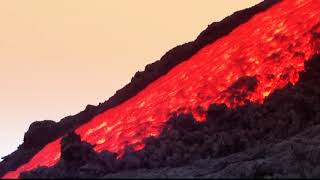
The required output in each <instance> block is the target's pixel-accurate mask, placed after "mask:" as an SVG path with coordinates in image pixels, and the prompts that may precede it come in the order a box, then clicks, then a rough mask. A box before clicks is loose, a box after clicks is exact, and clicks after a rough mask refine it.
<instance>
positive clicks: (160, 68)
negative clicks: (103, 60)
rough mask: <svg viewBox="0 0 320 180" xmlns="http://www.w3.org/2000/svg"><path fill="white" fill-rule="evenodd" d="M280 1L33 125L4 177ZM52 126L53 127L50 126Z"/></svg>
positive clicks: (237, 17)
mask: <svg viewBox="0 0 320 180" xmlns="http://www.w3.org/2000/svg"><path fill="white" fill-rule="evenodd" d="M279 1H280V0H266V1H264V2H262V3H260V4H258V5H256V6H254V7H252V8H248V9H245V10H242V11H239V12H236V13H234V14H233V15H231V16H229V17H227V18H225V19H224V20H222V21H221V22H218V23H216V22H215V23H212V24H211V25H209V26H208V28H207V29H206V30H204V31H203V32H202V33H201V34H200V35H199V36H198V37H197V39H196V40H195V41H193V42H189V43H186V44H184V45H180V46H177V47H175V48H173V49H172V50H170V51H168V52H167V53H166V54H165V55H164V56H163V57H162V58H161V59H160V60H158V61H156V62H154V63H152V64H149V65H147V66H146V67H145V71H143V72H137V73H136V74H135V75H134V77H133V78H132V79H131V82H130V83H129V84H128V85H126V86H125V87H123V88H122V89H120V90H118V91H117V92H116V93H115V95H114V96H112V97H111V98H109V99H108V100H107V101H105V102H104V103H100V104H99V105H98V106H92V105H88V106H87V107H86V109H85V110H84V111H82V112H80V113H79V114H77V115H74V116H68V117H66V118H63V119H62V120H61V121H60V122H58V123H53V122H48V121H45V122H36V123H35V124H32V125H31V126H32V127H30V128H29V130H28V132H27V133H26V137H25V138H24V140H25V142H24V143H23V144H22V145H20V146H19V147H18V149H17V150H16V151H15V152H13V153H12V154H10V155H8V156H6V157H4V158H3V161H2V162H1V163H0V177H1V176H3V175H4V174H5V173H6V172H7V171H10V170H14V169H16V168H17V167H19V166H20V165H21V164H24V163H26V162H28V161H29V160H30V159H31V158H32V157H33V155H34V154H36V153H37V152H38V151H39V150H40V149H42V148H43V147H44V146H45V145H46V144H47V143H48V142H51V141H52V140H54V139H56V138H58V137H61V136H63V135H65V134H66V133H68V132H70V131H72V130H74V129H75V128H77V127H79V126H80V125H81V124H83V123H85V122H87V121H89V120H91V119H92V118H93V117H94V116H96V115H97V114H99V113H101V112H103V111H105V110H107V109H109V108H112V107H114V106H116V105H118V104H120V103H122V102H124V101H125V100H127V99H129V98H130V97H132V96H134V95H136V94H137V93H138V92H139V91H141V90H142V89H144V88H145V87H146V86H147V85H148V84H150V83H151V82H152V81H154V80H156V79H158V78H159V77H161V76H162V75H164V74H166V73H167V72H168V71H169V70H170V69H171V68H173V67H174V66H176V65H177V64H179V63H181V62H183V61H185V60H187V59H188V58H189V57H191V56H192V55H193V54H194V53H196V52H197V51H198V50H200V49H201V48H202V47H204V46H206V45H207V44H209V43H212V42H213V41H215V40H217V39H218V38H220V37H222V36H224V35H227V34H228V33H229V32H231V31H232V30H233V29H235V28H236V27H237V26H239V25H240V24H242V23H244V22H246V21H248V20H249V19H250V18H251V17H252V16H253V15H255V14H256V13H258V12H261V11H264V10H266V9H267V8H269V7H270V6H272V5H274V4H275V3H277V2H279ZM33 126H36V127H37V128H35V130H34V128H33ZM48 126H49V127H50V128H48ZM41 128H44V129H46V130H47V129H50V132H49V133H47V134H46V136H41V138H34V137H32V136H30V135H32V134H37V133H39V132H42V131H44V130H43V129H42V130H41Z"/></svg>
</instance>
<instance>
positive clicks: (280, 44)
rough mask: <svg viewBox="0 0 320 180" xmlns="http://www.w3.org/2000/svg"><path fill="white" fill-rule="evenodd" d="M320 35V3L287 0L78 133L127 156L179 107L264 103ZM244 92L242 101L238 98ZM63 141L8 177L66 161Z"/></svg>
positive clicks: (315, 48)
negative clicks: (248, 81) (246, 82)
mask: <svg viewBox="0 0 320 180" xmlns="http://www.w3.org/2000/svg"><path fill="white" fill-rule="evenodd" d="M319 34H320V1H319V0H283V1H281V2H280V3H278V4H276V5H274V6H272V7H271V8H269V9H268V10H266V11H264V12H261V13H258V14H257V15H255V16H254V17H253V18H252V19H251V20H250V21H248V22H247V23H244V24H242V25H240V26H239V27H237V28H236V29H235V30H234V31H232V32H231V33H230V34H229V35H227V36H225V37H222V38H220V39H219V40H217V41H215V42H214V43H212V44H209V45H207V46H206V47H204V48H203V49H201V50H200V51H198V52H197V53H196V54H194V55H193V56H192V57H191V58H190V59H189V60H187V61H185V62H183V63H181V64H179V65H177V66H176V67H174V68H173V69H171V70H170V71H169V72H168V73H167V74H166V75H163V76H162V77H161V78H159V79H158V80H156V81H154V82H153V83H151V84H150V85H149V86H147V87H146V88H145V89H144V90H142V91H141V92H139V93H138V94H137V95H136V96H134V97H132V98H130V99H129V100H127V101H126V102H124V103H122V104H120V105H118V106H116V107H114V108H112V109H109V110H107V111H105V112H103V113H101V114H99V115H97V116H96V117H95V118H93V119H92V120H91V121H89V122H88V123H86V124H83V125H82V126H80V127H79V128H78V129H76V133H78V134H79V135H80V136H81V138H82V140H83V141H87V142H89V143H90V144H96V146H95V150H96V151H98V152H100V151H102V150H108V151H111V152H116V153H119V154H120V155H121V153H122V152H123V150H124V147H125V146H126V145H131V146H133V148H134V149H136V150H139V149H141V148H143V147H144V144H143V139H145V138H147V137H150V136H158V135H159V134H160V133H161V129H162V127H163V125H164V123H165V122H166V121H167V120H168V118H169V116H170V113H172V112H181V113H188V112H192V113H193V114H194V116H195V117H196V119H197V120H199V121H201V120H202V119H203V116H204V115H203V114H199V113H198V112H199V110H198V108H199V107H202V108H203V109H204V110H207V108H208V106H209V105H210V104H213V103H219V104H220V103H224V104H226V105H227V106H229V107H236V106H239V105H242V104H243V103H244V101H245V100H249V101H251V102H257V103H262V102H263V100H264V98H265V97H266V96H268V95H269V94H270V93H272V92H273V91H274V90H276V89H279V88H282V87H284V86H285V85H287V84H288V83H292V84H295V83H296V82H297V81H298V79H299V75H298V73H299V72H300V71H303V70H304V62H305V61H306V60H308V59H309V58H311V57H312V56H313V55H314V54H316V53H319V51H320V48H319V46H320V44H319ZM243 77H252V78H251V79H254V80H255V82H254V85H253V86H252V87H250V88H248V87H247V86H246V85H245V86H241V85H240V86H239V87H238V88H234V87H233V86H234V85H235V84H237V82H238V80H239V79H241V78H242V79H243ZM249 79H250V78H249ZM240 84H241V83H240ZM239 93H240V94H241V98H235V97H237V94H239ZM60 140H61V138H60V139H58V140H56V141H54V142H52V143H49V144H48V145H46V146H45V147H44V148H43V149H42V150H41V151H39V152H38V153H37V154H36V155H35V156H34V157H33V158H32V159H31V160H30V161H29V162H28V163H26V164H24V165H22V166H20V167H19V168H18V169H17V170H16V171H13V172H9V173H7V174H6V175H5V176H4V177H5V178H17V177H18V176H19V174H20V173H21V172H23V171H28V170H32V169H35V168H37V167H38V166H53V165H54V164H56V163H57V161H58V160H59V159H60V144H59V143H60Z"/></svg>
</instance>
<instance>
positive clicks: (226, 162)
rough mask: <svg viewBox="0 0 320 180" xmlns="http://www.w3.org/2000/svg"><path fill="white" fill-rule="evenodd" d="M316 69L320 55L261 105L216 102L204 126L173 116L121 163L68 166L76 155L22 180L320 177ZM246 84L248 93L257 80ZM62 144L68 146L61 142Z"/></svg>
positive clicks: (88, 160) (319, 92)
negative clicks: (230, 105)
mask: <svg viewBox="0 0 320 180" xmlns="http://www.w3.org/2000/svg"><path fill="white" fill-rule="evenodd" d="M319 72H320V56H319V55H317V56H315V57H314V58H313V59H312V60H310V61H308V62H307V63H306V72H301V73H300V80H299V82H298V83H297V84H296V85H294V86H293V85H288V86H286V87H285V88H283V89H280V90H277V91H276V92H274V93H273V94H271V95H270V96H269V97H268V98H267V99H266V100H265V103H264V104H262V105H260V104H253V103H249V102H248V103H247V104H246V105H244V106H242V107H238V108H235V109H229V108H227V107H226V106H225V105H217V104H213V105H211V106H210V108H209V110H208V116H207V120H206V121H205V122H202V123H199V122H197V121H195V120H194V118H193V117H192V115H188V114H181V115H173V116H172V118H171V119H170V120H169V121H168V123H167V124H166V128H165V129H164V130H163V132H162V134H161V135H160V136H159V137H158V138H154V137H153V138H148V139H146V140H145V148H144V149H142V150H140V151H137V152H134V151H132V150H131V148H130V147H127V149H126V152H125V154H124V156H123V157H122V158H120V159H116V158H115V157H116V155H115V154H112V153H110V152H102V153H94V152H92V151H89V150H88V152H90V153H91V154H92V155H91V156H92V157H95V158H86V160H84V161H83V163H82V164H81V166H71V167H70V166H68V164H70V163H69V162H70V161H72V160H70V159H74V158H63V159H62V161H60V162H59V163H58V164H57V165H56V166H54V167H51V168H40V169H36V170H33V171H31V172H25V173H22V175H21V177H22V178H67V177H68V178H82V177H90V178H102V177H103V178H124V177H130V178H167V177H170V178H181V177H198V178H219V177H220V178H221V177H228V178H231V177H243V178H254V177H264V178H268V177H273V178H277V177H317V176H319V175H320V166H319V165H318V163H317V162H318V161H319V160H320V159H319V158H320V74H319ZM236 83H237V82H236ZM245 84H247V86H248V89H249V88H250V87H251V85H252V84H253V83H245ZM75 139H77V138H75ZM64 142H69V141H67V140H65V139H64V140H63V142H62V143H64ZM72 142H73V141H72ZM76 142H77V143H78V145H76V146H77V147H78V146H82V145H81V144H83V143H82V142H80V141H79V138H78V140H77V141H76ZM66 144H67V145H63V146H62V153H63V154H62V157H74V156H76V157H78V158H80V157H79V153H78V152H79V151H75V150H74V151H65V150H64V149H63V147H68V146H69V145H68V144H70V143H66ZM71 144H72V143H71ZM79 144H80V145H79ZM91 148H92V147H91ZM66 152H68V154H65V153H66ZM74 153H75V154H76V155H74ZM90 153H89V154H90ZM80 154H81V153H80ZM83 156H88V154H86V153H84V155H83ZM104 157H107V158H104ZM110 157H111V158H110ZM80 159H82V160H83V159H85V158H82V157H81V158H80ZM97 159H99V160H97ZM105 164H108V166H106V165H105Z"/></svg>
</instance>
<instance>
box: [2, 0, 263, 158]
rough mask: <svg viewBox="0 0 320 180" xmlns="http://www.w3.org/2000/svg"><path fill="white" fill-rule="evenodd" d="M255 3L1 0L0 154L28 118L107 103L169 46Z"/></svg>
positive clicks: (57, 115) (254, 0)
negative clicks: (106, 101) (107, 100)
mask: <svg viewBox="0 0 320 180" xmlns="http://www.w3.org/2000/svg"><path fill="white" fill-rule="evenodd" d="M258 2H261V0H225V1H217V0H201V1H199V0H158V1H150V0H135V1H133V0H104V1H102V0H100V1H99V0H47V1H43V0H28V1H23V0H2V1H0V84H1V86H0V88H1V90H0V121H1V125H0V145H1V148H0V156H1V157H2V156H4V155H7V154H9V153H11V152H12V151H13V150H15V149H16V148H17V146H18V145H19V144H20V143H21V142H22V140H23V135H24V132H25V131H26V130H27V129H28V127H29V125H30V124H31V123H32V122H33V121H36V120H45V119H49V120H55V121H59V120H60V119H61V118H63V117H65V116H68V115H72V114H76V113H78V112H80V111H82V110H83V109H84V108H85V106H86V105H87V104H94V105H96V104H98V103H99V102H102V101H105V100H106V99H108V98H109V97H110V96H111V95H113V94H114V93H115V91H116V90H118V89H120V88H121V87H123V86H124V85H125V84H127V83H128V82H129V81H130V79H131V77H132V76H133V75H134V73H135V72H136V71H138V70H143V69H144V67H145V65H147V64H149V63H151V62H154V61H155V60H158V59H159V58H160V57H161V56H162V55H163V54H164V53H165V52H167V51H168V50H170V49H171V48H173V47H175V46H177V45H179V44H183V43H185V42H188V41H191V40H194V39H195V38H196V37H197V35H198V34H199V33H200V32H201V31H202V30H204V29H205V28H206V27H207V25H209V24H210V23H212V22H214V21H220V20H221V19H223V18H224V17H226V16H228V15H230V14H232V13H233V12H234V11H237V10H241V9H244V8H247V7H251V6H253V5H255V4H257V3H258Z"/></svg>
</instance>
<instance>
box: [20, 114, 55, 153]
mask: <svg viewBox="0 0 320 180" xmlns="http://www.w3.org/2000/svg"><path fill="white" fill-rule="evenodd" d="M57 131H58V125H57V123H56V122H54V121H50V120H46V121H37V122H34V123H32V124H31V125H30V127H29V129H28V131H27V132H26V133H25V135H24V139H23V145H22V147H23V148H32V147H41V146H42V145H43V144H45V143H47V142H50V141H52V140H54V138H52V137H53V136H54V135H55V133H56V132H57Z"/></svg>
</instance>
